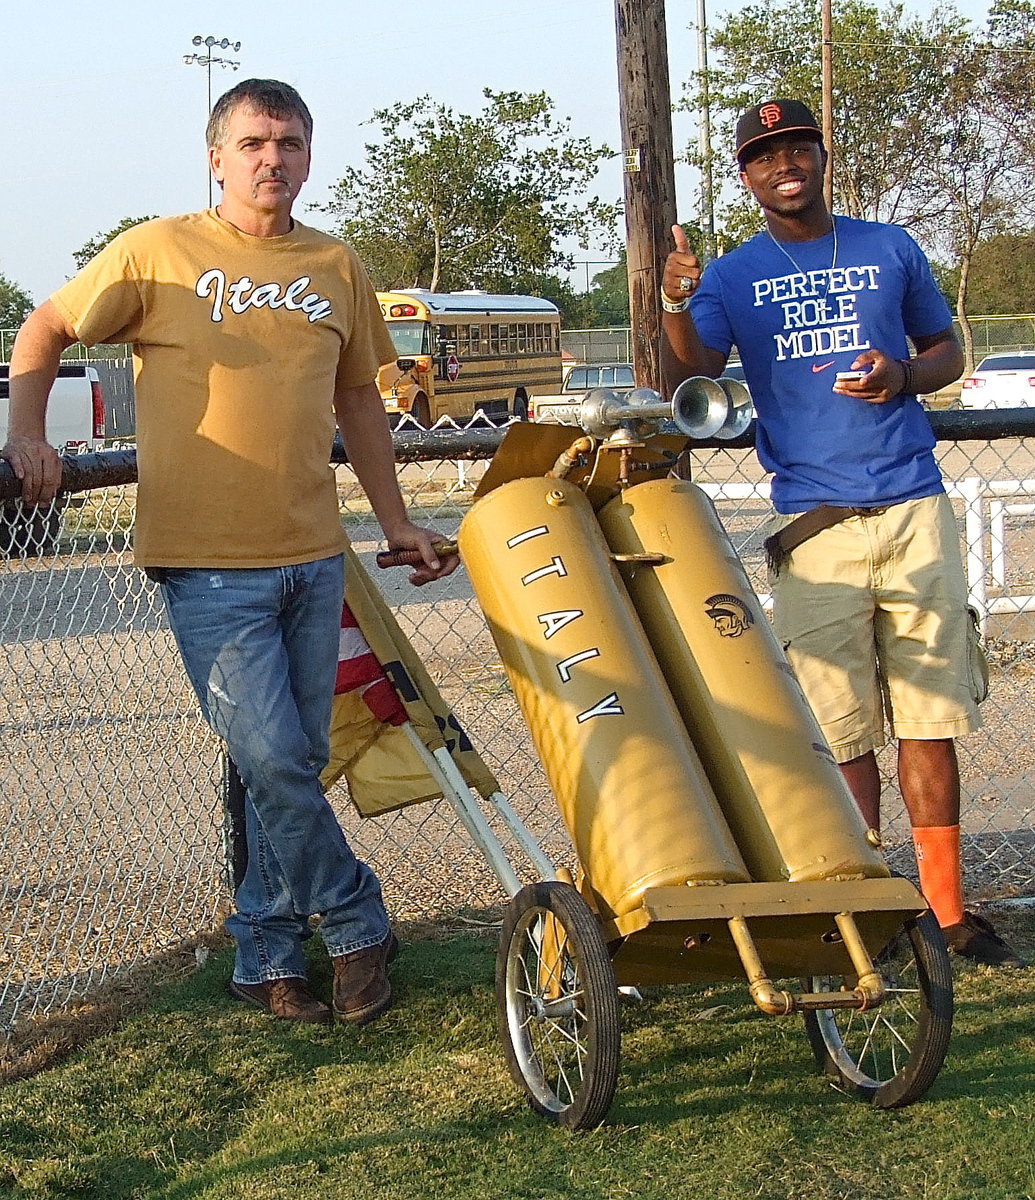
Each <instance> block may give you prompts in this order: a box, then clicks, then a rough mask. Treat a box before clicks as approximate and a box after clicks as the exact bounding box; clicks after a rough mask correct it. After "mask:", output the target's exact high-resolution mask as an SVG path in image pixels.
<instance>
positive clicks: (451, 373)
mask: <svg viewBox="0 0 1035 1200" xmlns="http://www.w3.org/2000/svg"><path fill="white" fill-rule="evenodd" d="M459 374H460V360H459V359H458V358H457V356H456V355H455V354H451V355H450V356H449V357H448V358H447V359H446V378H447V379H448V380H449V382H450V383H455V382H456V377H457V376H458V375H459Z"/></svg>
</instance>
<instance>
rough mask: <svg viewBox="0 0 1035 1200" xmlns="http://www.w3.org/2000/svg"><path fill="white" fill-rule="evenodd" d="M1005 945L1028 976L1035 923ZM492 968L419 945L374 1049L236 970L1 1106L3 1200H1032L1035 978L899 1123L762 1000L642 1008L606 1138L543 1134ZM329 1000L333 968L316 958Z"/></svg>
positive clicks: (34, 1081)
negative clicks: (240, 991)
mask: <svg viewBox="0 0 1035 1200" xmlns="http://www.w3.org/2000/svg"><path fill="white" fill-rule="evenodd" d="M1010 933H1011V936H1014V937H1015V938H1016V941H1017V942H1018V943H1019V944H1021V945H1022V946H1024V948H1025V949H1026V950H1027V952H1028V953H1029V954H1030V952H1031V950H1032V949H1033V945H1035V936H1033V933H1032V921H1031V917H1030V916H1028V917H1026V918H1015V919H1014V921H1013V922H1011V928H1010ZM493 957H494V945H493V942H492V940H491V939H489V938H486V937H484V936H479V935H470V936H453V937H450V938H449V939H448V940H423V941H406V942H404V946H403V953H402V954H401V956H400V958H399V960H398V962H397V965H396V968H395V979H396V981H397V991H398V1003H397V1005H396V1007H395V1008H394V1009H393V1010H392V1011H391V1012H390V1013H389V1014H388V1015H387V1016H386V1017H385V1018H383V1019H382V1020H381V1021H379V1022H378V1023H376V1024H375V1025H373V1026H371V1027H369V1028H368V1029H363V1030H355V1029H351V1028H334V1029H323V1028H312V1027H291V1026H287V1025H283V1024H280V1023H275V1022H273V1021H271V1020H269V1019H268V1018H266V1017H265V1016H264V1015H263V1014H262V1013H260V1012H258V1011H255V1010H251V1009H248V1008H246V1007H244V1006H242V1005H240V1004H239V1003H236V1002H234V1001H232V1000H230V999H229V998H228V997H227V996H226V994H225V992H224V990H223V984H224V979H225V977H226V975H227V972H228V969H229V958H228V955H227V953H226V952H219V953H217V954H215V955H213V957H212V958H211V959H210V960H209V962H208V963H207V965H206V966H205V967H204V968H203V969H202V970H200V971H198V972H197V973H196V974H194V975H193V976H192V977H191V978H190V979H188V980H187V981H185V982H181V983H177V984H173V985H167V986H166V987H164V988H161V989H159V990H158V991H157V992H156V993H155V996H154V999H153V1002H152V1004H151V1006H150V1007H149V1008H148V1009H147V1011H146V1012H142V1013H139V1014H137V1015H135V1016H132V1017H130V1018H128V1019H127V1020H126V1021H125V1022H124V1023H123V1024H122V1025H121V1026H120V1027H119V1028H118V1029H117V1030H116V1031H115V1032H113V1033H109V1034H107V1035H105V1036H103V1037H101V1038H98V1039H97V1040H95V1041H93V1042H92V1043H90V1044H89V1045H87V1046H86V1047H85V1048H83V1049H82V1050H80V1051H78V1052H77V1053H76V1054H75V1055H73V1056H72V1057H71V1058H69V1059H68V1060H67V1061H65V1062H64V1063H61V1064H59V1065H56V1066H52V1067H50V1068H49V1069H47V1070H45V1071H43V1072H41V1073H40V1074H38V1075H36V1076H35V1077H33V1078H29V1079H23V1080H21V1081H19V1082H17V1083H13V1084H11V1085H9V1086H8V1087H6V1088H4V1089H2V1090H0V1196H2V1197H3V1198H4V1200H9V1198H10V1200H28V1198H30V1197H82V1198H97V1200H102V1198H103V1200H124V1198H125V1200H129V1198H130V1197H134V1198H138V1197H147V1198H151V1197H155V1198H161V1200H202V1198H204V1200H216V1198H217V1197H218V1198H223V1197H241V1198H243V1197H248V1198H249V1200H272V1198H277V1200H280V1198H284V1200H315V1198H317V1197H319V1198H321V1200H322V1198H332V1200H339V1198H340V1200H352V1198H355V1200H381V1198H382V1197H384V1198H388V1197H391V1198H392V1200H429V1198H431V1197H435V1198H438V1197H448V1198H449V1200H464V1198H468V1197H471V1198H474V1197H477V1198H479V1200H480V1198H493V1200H495V1198H501V1200H502V1198H506V1200H533V1198H536V1200H538V1198H540V1197H542V1198H546V1197H551V1198H553V1197H561V1196H563V1197H576V1198H583V1197H584V1198H585V1200H602V1198H606V1200H612V1198H615V1200H617V1198H620V1197H636V1198H638V1200H653V1198H659V1200H660V1198H661V1197H666V1198H670V1197H671V1198H675V1200H684V1198H689V1197H693V1198H694V1200H727V1198H728V1200H734V1198H736V1200H741V1198H743V1197H761V1198H764V1200H785V1198H786V1200H789V1198H791V1197H794V1198H795V1200H798V1198H799V1197H802V1198H804V1197H808V1200H829V1198H834V1197H837V1198H849V1197H851V1198H855V1197H859V1198H862V1197H865V1196H878V1195H879V1196H885V1197H904V1198H913V1197H916V1198H917V1200H921V1198H924V1200H931V1198H934V1197H960V1198H964V1200H993V1198H994V1200H1023V1198H1024V1197H1029V1198H1030V1197H1033V1196H1035V1166H1033V1154H1032V1146H1033V1142H1035V1139H1033V1136H1032V1129H1033V1128H1035V1125H1033V1121H1035V997H1033V995H1032V987H1033V984H1035V970H1033V969H1029V970H1026V971H1023V972H1013V973H1007V972H990V971H987V970H981V969H973V968H971V969H967V968H964V969H962V970H960V971H959V972H958V977H957V991H958V996H957V1023H956V1034H955V1038H954V1041H953V1045H952V1048H951V1051H950V1057H949V1060H948V1061H947V1063H946V1065H945V1068H944V1069H943V1072H942V1074H941V1076H940V1078H939V1079H938V1081H937V1082H936V1084H935V1086H934V1088H933V1089H932V1091H931V1092H930V1093H929V1095H928V1097H927V1098H926V1099H925V1100H924V1101H922V1102H921V1103H919V1104H916V1105H914V1106H913V1107H911V1108H908V1109H904V1110H902V1111H899V1112H881V1111H877V1110H874V1109H872V1108H870V1107H868V1106H866V1105H865V1104H862V1103H860V1102H859V1101H856V1100H852V1099H849V1098H848V1097H846V1096H844V1095H842V1094H841V1093H839V1092H837V1091H836V1090H834V1089H833V1088H832V1087H831V1086H830V1084H829V1083H827V1082H826V1081H825V1080H823V1079H822V1078H821V1077H820V1076H818V1075H817V1074H816V1073H815V1070H814V1067H813V1063H812V1059H811V1055H810V1053H809V1050H808V1045H807V1043H806V1040H805V1036H804V1033H803V1031H802V1028H801V1024H800V1019H798V1018H790V1019H783V1020H777V1019H774V1018H769V1017H764V1016H762V1015H761V1014H760V1013H758V1012H757V1011H756V1010H755V1009H754V1006H753V1005H752V1004H751V1002H750V1000H749V998H748V996H747V991H746V988H745V987H744V986H743V985H732V984H731V985H725V984H724V985H722V986H717V987H714V988H706V989H682V988H680V989H676V988H669V989H657V990H656V991H654V992H652V993H651V994H650V995H649V996H648V998H647V1000H646V1002H645V1003H644V1004H641V1005H630V1006H628V1007H624V1008H623V1031H624V1032H623V1043H622V1051H623V1066H622V1074H621V1079H620V1083H619V1090H618V1094H617V1097H616V1099H615V1104H614V1107H613V1108H612V1111H611V1114H610V1117H609V1120H608V1122H607V1123H606V1124H605V1125H604V1126H602V1127H601V1128H600V1129H598V1130H596V1131H594V1132H592V1133H582V1134H571V1133H567V1132H565V1131H560V1130H557V1129H554V1128H552V1127H549V1126H547V1125H545V1124H544V1123H543V1122H541V1121H540V1120H539V1119H537V1118H536V1117H534V1116H533V1115H532V1113H531V1112H530V1111H529V1110H528V1109H527V1107H526V1106H525V1104H524V1101H523V1098H522V1096H521V1094H520V1093H519V1092H518V1091H517V1089H516V1088H515V1087H514V1085H513V1084H512V1083H511V1082H510V1080H509V1077H508V1076H507V1074H506V1070H505V1067H504V1065H503V1060H502V1055H501V1051H500V1047H499V1042H498V1039H497V1034H496V1009H495V1000H494V997H493V994H492V987H491V978H492V970H493ZM312 970H313V974H314V977H315V978H316V980H317V983H318V985H319V986H320V987H326V986H327V984H328V978H329V964H328V963H327V960H326V958H324V957H322V955H321V954H320V953H319V952H317V953H315V954H314V956H313V966H312Z"/></svg>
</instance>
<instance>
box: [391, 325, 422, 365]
mask: <svg viewBox="0 0 1035 1200" xmlns="http://www.w3.org/2000/svg"><path fill="white" fill-rule="evenodd" d="M388 332H389V334H390V335H391V338H392V345H393V346H394V347H395V349H396V353H397V354H399V355H400V356H401V357H405V356H406V355H410V354H427V353H428V352H429V347H428V325H427V322H426V321H389V322H388Z"/></svg>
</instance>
